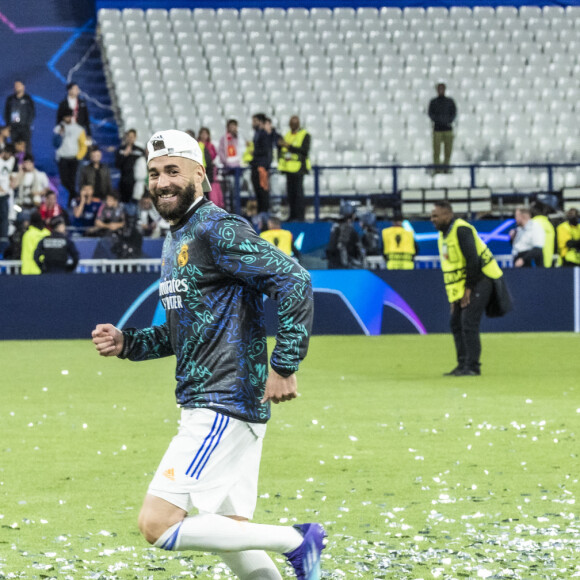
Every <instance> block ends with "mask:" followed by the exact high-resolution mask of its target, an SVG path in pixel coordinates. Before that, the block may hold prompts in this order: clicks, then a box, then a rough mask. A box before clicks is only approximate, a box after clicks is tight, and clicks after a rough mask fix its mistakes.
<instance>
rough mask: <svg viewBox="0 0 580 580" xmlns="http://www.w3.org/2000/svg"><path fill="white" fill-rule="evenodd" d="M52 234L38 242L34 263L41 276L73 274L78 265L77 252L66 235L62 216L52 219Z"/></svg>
mask: <svg viewBox="0 0 580 580" xmlns="http://www.w3.org/2000/svg"><path fill="white" fill-rule="evenodd" d="M50 228H51V229H52V233H51V234H50V236H46V237H44V238H42V239H41V240H40V242H38V245H37V246H36V250H35V251H34V261H35V262H36V265H37V266H38V267H39V268H40V270H41V271H42V273H43V274H59V273H60V274H62V273H64V272H74V271H75V269H76V267H77V264H78V263H79V252H78V250H77V248H76V246H75V245H74V242H72V241H71V240H69V239H68V237H67V235H66V223H65V221H64V218H63V217H62V216H58V217H55V218H53V219H52V221H51V223H50Z"/></svg>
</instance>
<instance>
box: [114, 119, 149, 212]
mask: <svg viewBox="0 0 580 580" xmlns="http://www.w3.org/2000/svg"><path fill="white" fill-rule="evenodd" d="M136 141H137V131H136V130H135V129H129V130H128V131H127V132H126V133H125V138H124V140H123V143H122V144H121V146H120V147H119V148H118V149H117V153H116V155H115V167H116V168H117V169H119V170H120V172H121V176H120V178H119V195H120V197H121V201H122V202H123V203H128V202H130V201H133V199H134V198H135V199H140V196H139V193H141V194H143V191H141V192H135V184H136V183H137V181H138V180H137V178H136V176H135V165H136V164H137V162H139V163H143V164H145V150H144V149H143V148H142V147H139V145H137V144H136ZM135 193H137V195H135Z"/></svg>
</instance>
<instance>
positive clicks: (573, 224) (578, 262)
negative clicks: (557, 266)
mask: <svg viewBox="0 0 580 580" xmlns="http://www.w3.org/2000/svg"><path fill="white" fill-rule="evenodd" d="M566 218H567V220H568V221H565V222H563V223H561V224H560V225H559V226H558V228H557V230H556V232H557V234H558V254H559V256H560V258H561V259H562V265H563V266H580V225H579V224H578V210H577V209H576V208H570V209H569V210H568V211H567V212H566Z"/></svg>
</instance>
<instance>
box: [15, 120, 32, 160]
mask: <svg viewBox="0 0 580 580" xmlns="http://www.w3.org/2000/svg"><path fill="white" fill-rule="evenodd" d="M16 141H25V142H26V153H32V142H31V141H32V131H31V130H30V126H29V125H22V124H21V123H17V124H14V125H10V142H11V143H16Z"/></svg>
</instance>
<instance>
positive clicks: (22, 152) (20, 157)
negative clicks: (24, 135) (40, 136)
mask: <svg viewBox="0 0 580 580" xmlns="http://www.w3.org/2000/svg"><path fill="white" fill-rule="evenodd" d="M12 143H13V145H14V158H15V159H16V165H17V167H19V168H20V167H22V164H23V163H24V159H25V158H26V156H27V155H30V153H29V152H28V151H27V149H26V141H24V139H18V140H16V141H12Z"/></svg>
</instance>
